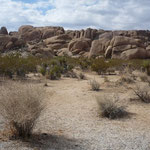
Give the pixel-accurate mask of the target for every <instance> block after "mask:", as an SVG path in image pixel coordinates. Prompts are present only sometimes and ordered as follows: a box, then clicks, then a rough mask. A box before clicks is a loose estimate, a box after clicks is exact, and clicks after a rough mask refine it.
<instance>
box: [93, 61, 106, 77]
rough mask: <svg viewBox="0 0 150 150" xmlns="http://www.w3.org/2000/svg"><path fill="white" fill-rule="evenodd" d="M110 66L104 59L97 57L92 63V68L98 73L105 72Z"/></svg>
mask: <svg viewBox="0 0 150 150" xmlns="http://www.w3.org/2000/svg"><path fill="white" fill-rule="evenodd" d="M108 68H109V66H108V64H107V62H105V60H104V59H96V60H94V61H93V63H92V65H91V69H92V70H93V71H95V72H97V73H98V74H102V73H105V72H106V70H107V69H108Z"/></svg>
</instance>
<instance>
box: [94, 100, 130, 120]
mask: <svg viewBox="0 0 150 150" xmlns="http://www.w3.org/2000/svg"><path fill="white" fill-rule="evenodd" d="M118 101H119V100H118V99H112V98H104V99H103V100H101V99H100V98H97V103H98V110H99V112H100V114H101V116H102V117H106V118H109V119H118V118H123V117H125V116H127V115H128V112H127V111H126V107H125V106H122V105H120V104H119V102H118Z"/></svg>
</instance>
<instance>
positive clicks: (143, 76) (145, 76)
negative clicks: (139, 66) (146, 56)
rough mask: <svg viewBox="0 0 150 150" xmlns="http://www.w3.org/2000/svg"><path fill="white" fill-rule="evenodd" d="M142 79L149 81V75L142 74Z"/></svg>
mask: <svg viewBox="0 0 150 150" xmlns="http://www.w3.org/2000/svg"><path fill="white" fill-rule="evenodd" d="M140 79H141V81H143V82H147V81H148V76H147V75H146V74H142V75H140Z"/></svg>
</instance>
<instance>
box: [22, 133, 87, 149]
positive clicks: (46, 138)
mask: <svg viewBox="0 0 150 150" xmlns="http://www.w3.org/2000/svg"><path fill="white" fill-rule="evenodd" d="M21 143H22V144H23V145H22V146H25V147H30V148H33V149H34V150H73V149H76V150H84V149H85V150H86V148H85V147H83V145H84V143H85V142H84V141H83V140H77V139H70V138H67V137H65V136H61V135H50V134H46V133H43V134H33V135H32V137H31V138H30V139H28V140H23V141H22V142H21Z"/></svg>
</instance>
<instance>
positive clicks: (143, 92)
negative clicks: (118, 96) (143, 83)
mask: <svg viewBox="0 0 150 150" xmlns="http://www.w3.org/2000/svg"><path fill="white" fill-rule="evenodd" d="M133 91H134V93H135V95H136V96H137V97H138V98H139V100H140V101H142V102H144V103H150V93H149V91H148V90H147V88H141V87H139V86H138V87H136V89H134V90H133Z"/></svg>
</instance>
